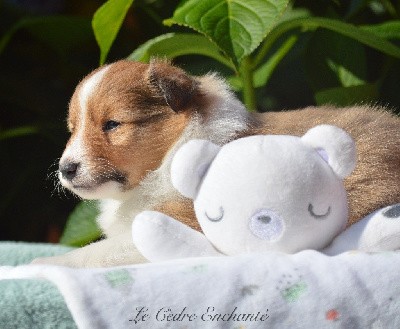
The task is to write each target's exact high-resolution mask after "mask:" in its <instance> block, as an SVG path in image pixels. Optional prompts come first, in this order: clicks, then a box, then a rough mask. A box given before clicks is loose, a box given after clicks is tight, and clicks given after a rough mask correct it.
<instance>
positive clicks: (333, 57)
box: [305, 30, 367, 90]
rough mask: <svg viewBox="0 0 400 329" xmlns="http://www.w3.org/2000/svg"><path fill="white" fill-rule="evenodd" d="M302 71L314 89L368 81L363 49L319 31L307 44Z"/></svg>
mask: <svg viewBox="0 0 400 329" xmlns="http://www.w3.org/2000/svg"><path fill="white" fill-rule="evenodd" d="M344 50H345V51H344ZM349 54H351V55H349ZM305 68H306V72H307V75H308V77H309V78H310V82H311V85H312V87H313V89H314V90H322V89H328V88H333V87H339V86H343V87H350V86H356V85H362V84H364V83H365V80H366V78H367V59H366V56H365V49H364V47H363V46H362V45H361V44H360V43H358V42H354V40H352V39H350V38H347V37H344V36H342V35H340V34H338V33H334V32H331V31H327V30H318V31H316V32H315V33H314V34H313V36H312V37H311V39H310V40H309V42H308V46H307V48H306V53H305Z"/></svg>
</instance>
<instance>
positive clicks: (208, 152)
mask: <svg viewBox="0 0 400 329" xmlns="http://www.w3.org/2000/svg"><path fill="white" fill-rule="evenodd" d="M220 149H221V147H220V146H218V145H215V144H214V143H211V142H210V141H206V140H201V139H192V140H191V141H189V142H187V143H186V144H184V145H183V146H182V147H181V148H180V149H179V150H178V151H177V152H176V154H175V156H174V158H173V160H172V164H171V181H172V185H173V186H174V187H175V188H176V189H177V190H178V191H179V192H180V193H181V194H182V195H184V196H185V197H187V198H191V199H194V198H196V195H197V192H198V191H199V189H200V186H201V184H202V182H203V179H204V177H205V175H206V174H207V171H208V168H209V167H210V165H211V163H212V162H213V161H214V158H215V157H216V156H217V154H218V152H219V151H220Z"/></svg>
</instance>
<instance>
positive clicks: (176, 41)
mask: <svg viewBox="0 0 400 329" xmlns="http://www.w3.org/2000/svg"><path fill="white" fill-rule="evenodd" d="M183 55H204V56H208V57H211V58H213V59H216V60H217V61H219V62H221V63H223V64H225V65H226V66H228V67H230V68H232V69H233V70H234V69H235V66H234V65H233V64H232V62H230V61H229V59H228V58H226V57H225V56H224V55H223V54H222V53H221V51H220V50H219V48H218V47H217V46H216V45H215V44H214V43H213V42H211V41H210V40H209V39H207V38H206V37H204V36H202V35H199V34H192V33H168V34H163V35H160V36H158V37H156V38H154V39H151V40H149V41H147V42H146V43H144V44H143V45H141V46H139V47H138V48H137V49H136V50H135V51H134V52H133V53H132V54H131V55H129V57H128V59H131V60H136V61H142V62H149V60H150V58H151V57H152V56H159V57H163V56H164V57H168V58H176V57H179V56H183Z"/></svg>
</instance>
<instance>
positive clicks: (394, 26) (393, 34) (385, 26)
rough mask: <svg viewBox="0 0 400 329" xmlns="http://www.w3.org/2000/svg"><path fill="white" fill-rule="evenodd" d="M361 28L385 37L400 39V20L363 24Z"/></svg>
mask: <svg viewBox="0 0 400 329" xmlns="http://www.w3.org/2000/svg"><path fill="white" fill-rule="evenodd" d="M361 28H362V29H363V30H364V31H368V32H371V33H373V34H375V35H377V36H379V37H381V38H383V39H389V40H391V39H400V21H390V22H385V23H382V24H376V25H363V26H361Z"/></svg>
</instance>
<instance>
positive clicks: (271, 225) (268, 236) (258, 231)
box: [249, 209, 284, 241]
mask: <svg viewBox="0 0 400 329" xmlns="http://www.w3.org/2000/svg"><path fill="white" fill-rule="evenodd" d="M249 228H250V231H251V233H252V234H253V235H255V236H256V237H257V238H259V239H262V240H268V241H275V240H278V239H279V238H280V237H281V235H282V233H283V230H284V223H283V220H282V219H281V218H280V217H279V216H278V214H276V213H275V212H274V211H272V210H270V209H261V210H258V211H257V212H256V213H255V214H254V215H253V216H251V218H250V222H249Z"/></svg>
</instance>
